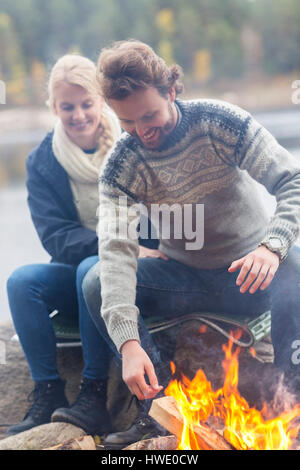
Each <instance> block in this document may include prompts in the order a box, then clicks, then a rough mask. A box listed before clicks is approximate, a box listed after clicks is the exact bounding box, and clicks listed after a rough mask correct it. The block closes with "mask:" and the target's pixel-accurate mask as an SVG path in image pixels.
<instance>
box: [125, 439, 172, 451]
mask: <svg viewBox="0 0 300 470" xmlns="http://www.w3.org/2000/svg"><path fill="white" fill-rule="evenodd" d="M177 445H178V440H177V437H176V436H159V437H153V438H152V439H145V440H143V441H138V442H135V443H134V444H130V445H129V446H127V447H125V448H124V449H123V450H176V449H177Z"/></svg>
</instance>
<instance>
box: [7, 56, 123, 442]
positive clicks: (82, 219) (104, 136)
mask: <svg viewBox="0 0 300 470" xmlns="http://www.w3.org/2000/svg"><path fill="white" fill-rule="evenodd" d="M48 92H49V101H48V104H49V106H50V108H51V110H52V111H53V112H54V113H55V115H56V116H57V118H58V120H57V123H56V125H55V128H54V131H53V132H51V133H49V134H48V135H47V136H46V138H45V139H44V140H43V142H42V143H41V144H40V145H39V147H38V148H36V149H35V150H33V151H32V153H31V154H30V155H29V157H28V159H27V189H28V203H29V208H30V212H31V216H32V220H33V223H34V225H35V228H36V230H37V232H38V235H39V238H40V240H41V242H42V244H43V246H44V248H45V249H46V250H47V252H48V253H49V254H50V256H51V258H52V259H51V262H50V263H48V264H33V265H28V266H23V267H21V268H19V269H17V270H16V271H15V272H14V273H13V274H12V275H11V276H10V278H9V279H8V283H7V290H8V299H9V304H10V309H11V313H12V318H13V322H14V325H15V329H16V332H17V334H18V336H19V339H20V342H21V345H22V347H23V350H24V353H25V356H26V359H27V361H28V364H29V368H30V372H31V376H32V379H33V380H34V382H35V387H34V390H33V397H34V400H33V404H32V406H31V407H30V409H29V410H28V412H27V413H26V415H25V417H24V419H23V421H22V422H21V423H19V424H16V425H14V426H11V427H10V428H9V429H8V433H9V434H15V433H18V432H21V431H25V430H26V429H30V428H32V427H34V426H36V425H40V424H43V423H47V422H49V421H50V420H51V415H52V413H53V412H54V410H55V409H57V408H59V407H65V406H68V403H67V400H66V397H65V393H64V385H65V383H64V381H63V380H62V379H61V378H60V376H59V373H58V371H57V367H56V338H55V333H54V330H53V326H52V320H51V318H50V317H49V313H51V312H52V311H53V310H55V309H56V310H58V311H59V312H63V314H64V315H78V312H79V325H80V331H81V339H82V345H83V354H84V361H85V363H84V364H85V365H84V370H83V381H82V385H81V391H80V393H79V397H78V399H77V407H78V406H79V408H80V407H81V408H82V406H83V405H84V404H86V403H87V402H88V403H89V404H90V405H93V409H94V410H95V411H94V413H93V416H87V417H86V423H84V424H85V427H86V429H87V430H88V431H90V432H96V431H97V432H99V431H104V432H105V431H106V430H109V429H110V423H109V416H108V413H107V415H103V413H102V414H101V416H97V408H98V406H97V404H98V402H99V401H100V402H102V401H103V400H104V399H105V390H103V386H102V384H103V383H104V380H106V379H107V377H102V376H101V372H99V366H98V365H99V362H100V361H102V362H105V361H108V360H109V351H108V350H107V346H106V345H105V344H103V342H102V341H99V333H97V330H96V328H95V326H94V324H93V323H92V321H91V319H90V317H89V315H88V314H86V307H85V304H84V300H83V297H82V293H81V284H82V280H83V277H84V275H85V274H86V272H87V271H88V270H89V268H90V267H91V266H92V265H93V264H94V263H95V262H96V261H97V260H98V258H97V250H98V240H97V235H96V226H97V223H98V219H97V207H98V202H99V201H98V173H99V169H100V167H101V165H102V163H103V160H104V158H105V156H106V154H107V153H108V151H109V150H110V149H111V147H112V146H113V144H114V142H115V140H116V139H117V138H118V137H119V136H120V134H121V129H120V127H119V124H118V121H117V119H116V117H115V116H114V115H113V113H112V112H111V111H110V110H109V109H108V108H107V107H106V106H105V104H104V100H103V98H102V96H101V95H100V94H99V87H98V86H97V83H96V71H95V65H94V63H93V62H92V61H90V60H89V59H87V58H85V57H82V56H79V55H66V56H63V57H62V58H60V59H59V60H58V62H57V63H56V64H55V66H54V67H53V69H52V71H51V74H50V79H49V85H48ZM101 370H103V369H101ZM99 422H100V423H101V426H102V427H101V429H100V430H99V429H98V424H99ZM81 424H82V423H81Z"/></svg>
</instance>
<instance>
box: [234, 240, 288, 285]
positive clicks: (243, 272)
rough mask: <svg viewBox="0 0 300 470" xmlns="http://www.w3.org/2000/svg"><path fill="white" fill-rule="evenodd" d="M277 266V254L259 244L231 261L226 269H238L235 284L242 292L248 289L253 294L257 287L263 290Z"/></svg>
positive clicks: (270, 280) (272, 276)
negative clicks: (241, 256) (254, 248)
mask: <svg viewBox="0 0 300 470" xmlns="http://www.w3.org/2000/svg"><path fill="white" fill-rule="evenodd" d="M278 266H279V256H278V255H276V254H275V253H272V251H270V250H268V248H266V247H265V246H260V247H258V248H256V250H254V251H251V253H249V254H248V255H246V256H244V257H243V258H240V259H238V260H236V261H233V262H232V263H231V266H230V267H229V269H228V271H229V272H230V273H233V272H234V271H236V270H237V269H240V273H239V275H238V277H237V280H236V284H237V286H241V287H240V292H241V293H242V294H244V293H245V292H247V290H248V289H249V288H250V289H249V292H250V294H254V293H255V292H256V291H257V289H258V288H260V290H265V289H266V288H267V287H268V286H269V285H270V284H271V282H272V280H273V278H274V276H275V273H276V271H277V269H278Z"/></svg>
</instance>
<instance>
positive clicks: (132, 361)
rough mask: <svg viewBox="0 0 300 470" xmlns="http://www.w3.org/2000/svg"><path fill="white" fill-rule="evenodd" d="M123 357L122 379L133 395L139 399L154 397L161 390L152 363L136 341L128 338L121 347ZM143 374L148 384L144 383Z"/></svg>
mask: <svg viewBox="0 0 300 470" xmlns="http://www.w3.org/2000/svg"><path fill="white" fill-rule="evenodd" d="M121 354H122V357H123V380H124V382H125V383H126V385H127V387H128V388H129V390H130V392H131V393H132V394H133V395H136V396H137V398H138V399H139V400H145V399H148V398H154V397H155V396H156V395H157V393H158V392H160V391H161V390H162V388H163V387H162V386H160V385H159V384H158V380H157V377H156V374H155V371H154V367H153V364H152V362H151V360H150V358H149V356H148V354H147V353H146V352H145V351H144V349H143V348H142V347H141V345H140V344H139V342H138V341H136V340H130V341H127V342H126V343H124V344H123V346H122V348H121ZM145 375H146V376H147V377H148V379H149V383H150V385H148V384H147V383H146V380H145Z"/></svg>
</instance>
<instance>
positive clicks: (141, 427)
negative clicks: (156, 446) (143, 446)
mask: <svg viewBox="0 0 300 470" xmlns="http://www.w3.org/2000/svg"><path fill="white" fill-rule="evenodd" d="M134 398H135V399H136V397H134ZM136 400H137V399H136ZM147 401H148V402H150V400H147ZM150 406H151V402H150V403H148V404H145V403H142V402H139V401H137V407H138V414H137V417H136V418H135V420H134V422H133V424H132V425H131V426H130V427H129V428H128V429H127V430H126V431H120V432H116V433H112V434H109V435H108V436H106V439H105V440H104V448H105V449H107V450H108V449H124V447H127V446H128V445H130V444H133V443H134V442H138V441H142V440H144V439H151V438H152V437H158V436H167V435H168V434H170V433H169V432H168V431H167V430H166V429H164V428H162V427H161V426H160V425H159V424H158V423H157V422H156V421H155V420H154V419H153V418H151V416H149V415H148V411H149V409H150Z"/></svg>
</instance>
